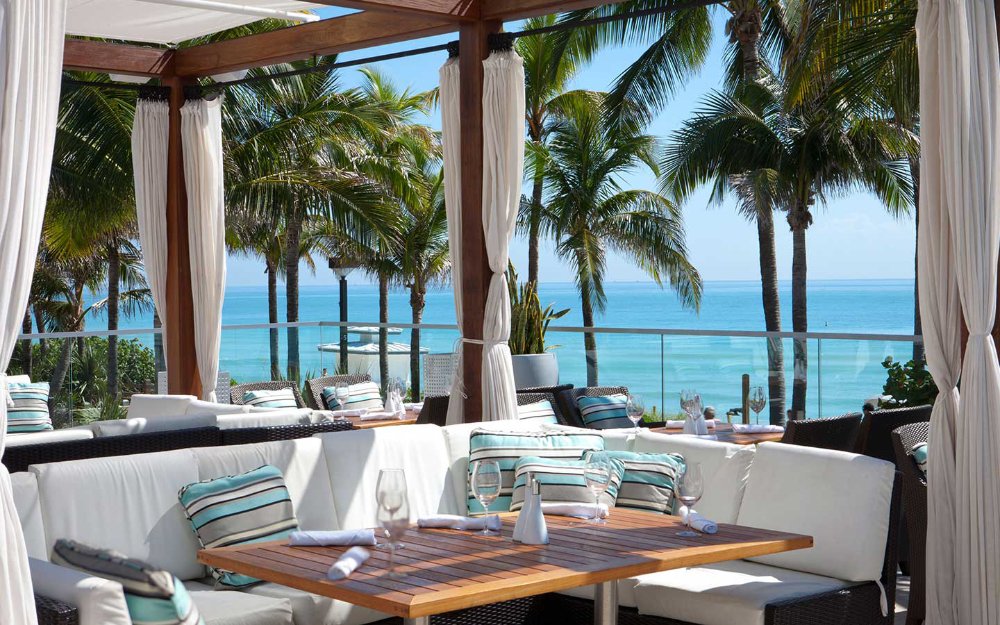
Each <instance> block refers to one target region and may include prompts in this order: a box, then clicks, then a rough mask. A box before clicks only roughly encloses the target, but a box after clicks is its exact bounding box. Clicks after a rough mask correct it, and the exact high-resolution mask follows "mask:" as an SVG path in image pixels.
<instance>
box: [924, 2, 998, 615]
mask: <svg viewBox="0 0 1000 625" xmlns="http://www.w3.org/2000/svg"><path fill="white" fill-rule="evenodd" d="M917 33H918V44H919V54H920V88H921V94H920V107H921V151H922V155H921V194H920V233H919V234H920V239H919V254H920V263H919V273H918V280H919V286H920V293H921V297H920V309H921V317H922V319H923V324H924V325H923V330H924V340H925V345H926V349H927V360H928V365H929V368H930V370H931V373H932V375H933V376H934V380H935V382H936V383H937V385H938V387H939V389H940V391H941V392H940V395H939V397H938V399H937V401H936V402H935V405H934V412H933V414H932V417H931V432H930V441H929V442H930V444H929V453H930V458H929V467H928V531H927V575H928V580H927V582H928V588H927V621H926V622H927V623H928V624H929V625H958V624H965V623H970V624H971V623H976V624H981V625H997V624H1000V594H998V593H997V588H998V587H1000V533H998V532H997V529H996V528H997V519H998V514H1000V365H998V362H997V351H996V345H995V344H994V341H993V337H992V336H991V334H990V330H991V329H992V327H993V323H994V320H995V315H996V303H997V302H996V299H997V298H996V284H997V257H998V246H997V242H998V240H1000V179H998V177H997V171H998V168H1000V154H998V153H997V146H998V145H1000V56H998V47H997V33H996V16H995V14H994V4H993V2H992V0H953V1H948V0H945V1H942V0H921V2H920V4H919V13H918V19H917ZM962 317H964V320H965V324H966V326H967V328H968V332H969V338H968V342H967V343H966V345H965V356H964V358H962V355H961V354H962V338H961V333H960V324H961V319H962ZM959 379H961V383H962V389H961V395H959V392H958V390H957V389H956V385H957V383H958V381H959Z"/></svg>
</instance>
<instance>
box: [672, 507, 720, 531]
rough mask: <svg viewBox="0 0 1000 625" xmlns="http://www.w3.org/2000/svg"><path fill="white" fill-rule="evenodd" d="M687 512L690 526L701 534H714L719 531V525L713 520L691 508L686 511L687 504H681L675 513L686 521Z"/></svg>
mask: <svg viewBox="0 0 1000 625" xmlns="http://www.w3.org/2000/svg"><path fill="white" fill-rule="evenodd" d="M688 514H690V515H691V528H692V529H694V530H697V531H699V532H701V533H702V534H715V533H716V532H718V531H719V526H718V524H716V522H715V521H709V520H708V519H706V518H705V517H703V516H701V515H700V514H698V511H697V510H691V511H690V513H689V512H688V507H687V506H681V508H680V510H678V512H677V515H678V516H679V517H681V520H682V521H684V522H685V523H687V518H688Z"/></svg>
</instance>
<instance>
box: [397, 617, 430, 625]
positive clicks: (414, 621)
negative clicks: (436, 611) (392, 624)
mask: <svg viewBox="0 0 1000 625" xmlns="http://www.w3.org/2000/svg"><path fill="white" fill-rule="evenodd" d="M403 625H431V617H429V616H418V617H417V618H404V619H403Z"/></svg>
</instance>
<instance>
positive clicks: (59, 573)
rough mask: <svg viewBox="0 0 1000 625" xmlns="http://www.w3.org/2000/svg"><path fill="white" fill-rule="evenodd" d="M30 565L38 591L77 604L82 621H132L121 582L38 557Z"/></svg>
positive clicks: (116, 624)
mask: <svg viewBox="0 0 1000 625" xmlns="http://www.w3.org/2000/svg"><path fill="white" fill-rule="evenodd" d="M28 566H29V567H30V568H31V585H32V586H33V587H34V591H35V593H36V594H39V595H42V596H43V597H49V598H50V599H55V600H56V601H62V602H63V603H68V604H69V605H72V606H76V609H77V614H78V615H79V618H80V621H79V625H132V619H131V618H130V617H129V614H128V605H126V603H125V591H124V590H122V585H121V584H119V583H118V582H113V581H111V580H109V579H104V578H103V577H95V576H92V575H90V574H88V573H84V572H82V571H77V570H74V569H69V568H66V567H63V566H59V565H57V564H52V563H51V562H46V561H44V560H38V559H36V558H31V559H30V560H29V561H28Z"/></svg>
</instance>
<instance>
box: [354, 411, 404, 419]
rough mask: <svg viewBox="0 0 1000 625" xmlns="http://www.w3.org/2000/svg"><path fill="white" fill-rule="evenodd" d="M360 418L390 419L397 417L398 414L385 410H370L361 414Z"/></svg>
mask: <svg viewBox="0 0 1000 625" xmlns="http://www.w3.org/2000/svg"><path fill="white" fill-rule="evenodd" d="M360 418H361V420H362V421H388V420H389V419H396V418H397V415H396V414H395V413H392V412H387V411H385V410H369V411H368V412H367V413H365V414H363V415H361V417H360Z"/></svg>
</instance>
